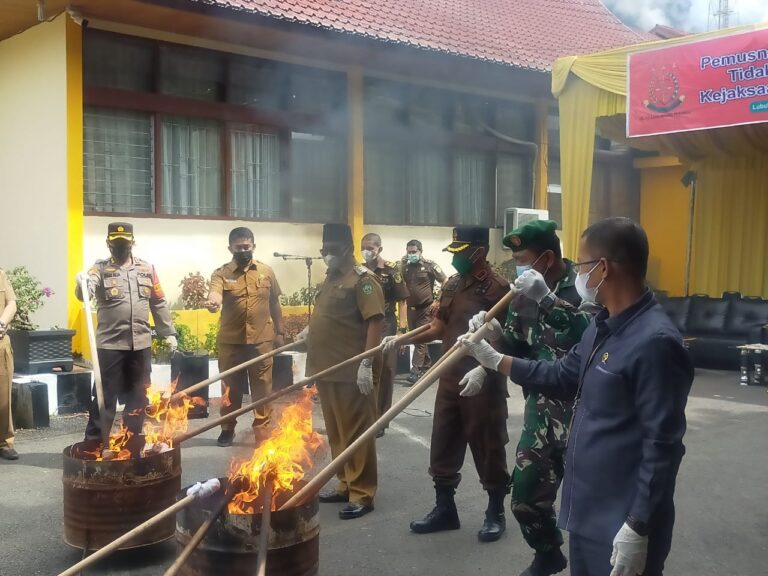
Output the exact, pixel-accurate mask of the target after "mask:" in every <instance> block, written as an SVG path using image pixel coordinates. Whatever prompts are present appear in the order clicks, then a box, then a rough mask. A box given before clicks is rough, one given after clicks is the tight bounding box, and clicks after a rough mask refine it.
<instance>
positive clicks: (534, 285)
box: [514, 269, 551, 302]
mask: <svg viewBox="0 0 768 576" xmlns="http://www.w3.org/2000/svg"><path fill="white" fill-rule="evenodd" d="M514 286H515V289H516V290H517V291H518V292H520V293H522V294H523V295H524V296H526V297H527V298H530V299H531V300H534V301H536V302H541V301H542V300H544V297H545V296H546V295H547V294H549V293H550V292H551V290H550V289H549V286H547V281H546V280H544V276H542V275H541V273H540V272H537V271H536V270H533V269H531V270H526V271H525V272H523V274H522V275H520V276H519V277H518V278H517V280H515V284H514Z"/></svg>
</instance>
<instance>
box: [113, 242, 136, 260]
mask: <svg viewBox="0 0 768 576" xmlns="http://www.w3.org/2000/svg"><path fill="white" fill-rule="evenodd" d="M109 253H110V254H112V258H114V259H115V260H116V261H117V262H124V261H126V260H127V259H128V257H129V256H130V255H131V245H130V244H116V245H114V246H110V247H109Z"/></svg>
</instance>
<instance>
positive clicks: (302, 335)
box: [293, 326, 309, 343]
mask: <svg viewBox="0 0 768 576" xmlns="http://www.w3.org/2000/svg"><path fill="white" fill-rule="evenodd" d="M307 338H309V326H306V327H305V328H304V330H302V331H301V332H299V333H298V334H296V337H295V338H294V339H293V341H294V342H296V343H299V342H306V341H307Z"/></svg>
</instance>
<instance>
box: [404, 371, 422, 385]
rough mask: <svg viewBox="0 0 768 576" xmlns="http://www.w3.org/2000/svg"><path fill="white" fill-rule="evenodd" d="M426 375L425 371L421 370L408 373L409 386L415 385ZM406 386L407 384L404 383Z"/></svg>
mask: <svg viewBox="0 0 768 576" xmlns="http://www.w3.org/2000/svg"><path fill="white" fill-rule="evenodd" d="M423 375H424V372H423V371H421V370H412V371H411V373H410V374H408V378H406V380H407V381H408V386H406V388H408V387H409V386H413V385H414V384H416V382H418V381H419V379H420V378H421V377H422V376H423ZM404 386H405V385H404Z"/></svg>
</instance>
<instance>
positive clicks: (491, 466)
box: [384, 227, 509, 542]
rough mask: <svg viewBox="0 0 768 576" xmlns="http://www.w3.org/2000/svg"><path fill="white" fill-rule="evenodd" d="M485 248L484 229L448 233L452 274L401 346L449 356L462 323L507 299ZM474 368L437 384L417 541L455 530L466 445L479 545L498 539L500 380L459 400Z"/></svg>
mask: <svg viewBox="0 0 768 576" xmlns="http://www.w3.org/2000/svg"><path fill="white" fill-rule="evenodd" d="M488 247H489V246H488V229H487V228H478V227H465V228H456V229H454V231H453V242H452V243H451V244H450V245H449V246H448V247H447V248H446V249H445V250H446V251H448V252H450V253H452V254H453V267H454V268H456V271H457V272H458V274H456V275H454V276H451V277H450V278H449V279H448V280H447V281H446V282H445V284H444V285H443V289H442V292H441V293H440V300H439V302H438V310H437V314H436V316H435V317H434V318H433V319H432V322H431V323H430V329H429V330H427V331H426V332H424V333H422V334H420V335H419V336H417V337H415V338H410V339H407V340H406V341H405V343H406V344H420V343H424V342H431V341H432V340H438V339H439V340H442V342H443V351H444V352H445V351H448V350H449V349H450V348H451V347H452V346H453V345H454V343H455V342H456V340H457V339H458V338H459V336H461V335H463V334H465V333H466V331H467V322H469V320H470V318H472V316H473V315H475V314H477V313H478V312H479V311H481V310H488V309H490V308H491V307H493V306H494V305H495V304H496V303H497V302H498V301H499V300H501V299H502V298H503V297H504V295H505V294H507V293H508V292H509V284H508V282H507V281H506V280H504V278H502V277H501V276H499V275H498V274H496V273H495V272H494V271H493V269H492V268H491V266H490V264H489V263H488V261H487V259H486V257H487V254H488ZM384 343H385V348H384V351H385V353H386V352H387V351H388V349H389V348H390V347H392V346H394V337H393V336H392V337H387V338H385V339H384ZM477 366H478V364H477V362H476V361H474V360H473V359H472V358H468V357H465V358H462V360H461V361H460V362H458V363H457V364H456V365H455V366H453V367H452V368H451V369H450V370H447V371H446V372H445V373H443V375H442V376H441V378H440V383H439V384H438V389H437V397H436V398H435V416H434V419H433V421H432V442H431V446H430V454H429V473H430V474H431V476H432V480H433V482H434V485H435V494H436V506H435V508H434V509H433V510H432V511H431V512H430V513H429V514H427V516H426V517H425V518H424V519H423V520H416V521H414V522H411V530H413V531H414V532H416V533H417V534H426V533H430V532H438V531H440V530H457V529H458V528H459V527H460V522H459V514H458V512H457V510H456V503H455V501H454V494H455V493H456V488H457V487H458V485H459V482H460V481H461V473H460V471H461V467H462V466H463V464H464V457H465V455H466V452H467V445H469V447H470V449H471V451H472V457H473V459H474V461H475V468H476V470H477V473H478V475H479V476H480V482H481V483H482V485H483V488H484V489H485V490H486V491H487V492H488V508H487V509H486V511H485V521H484V522H483V526H482V528H481V529H480V531H479V532H478V534H477V535H478V538H479V539H480V541H481V542H494V541H496V540H498V539H499V538H501V535H502V534H503V533H504V530H505V527H506V523H505V522H506V521H505V518H504V497H505V496H506V495H507V494H508V493H509V472H508V470H507V454H506V449H505V446H506V444H507V443H508V442H509V435H508V434H507V401H506V398H507V388H506V379H505V378H504V377H500V376H499V375H498V374H489V375H488V376H487V378H488V384H487V386H485V387H484V388H483V389H482V390H480V391H478V393H477V394H476V395H474V396H472V397H468V396H461V395H460V394H459V391H460V388H459V381H460V380H461V378H462V376H463V375H464V374H466V373H467V371H469V370H472V369H473V368H475V367H477Z"/></svg>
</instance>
